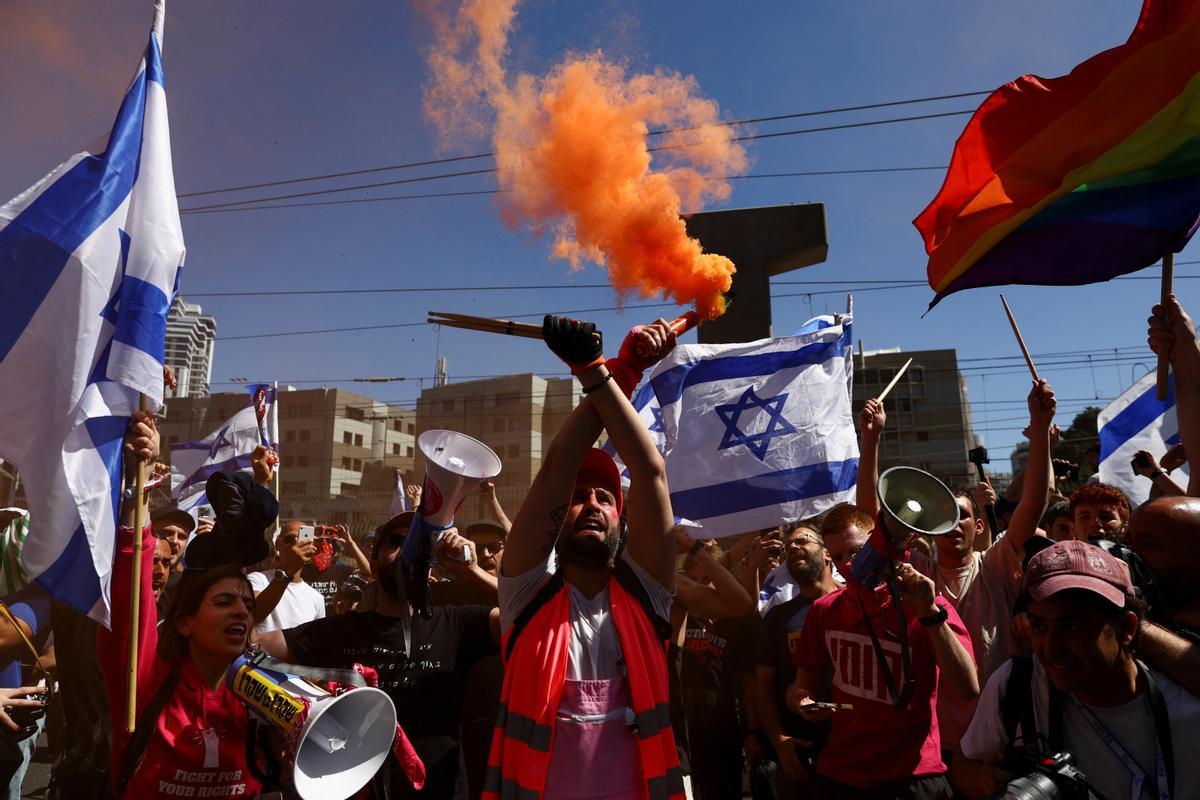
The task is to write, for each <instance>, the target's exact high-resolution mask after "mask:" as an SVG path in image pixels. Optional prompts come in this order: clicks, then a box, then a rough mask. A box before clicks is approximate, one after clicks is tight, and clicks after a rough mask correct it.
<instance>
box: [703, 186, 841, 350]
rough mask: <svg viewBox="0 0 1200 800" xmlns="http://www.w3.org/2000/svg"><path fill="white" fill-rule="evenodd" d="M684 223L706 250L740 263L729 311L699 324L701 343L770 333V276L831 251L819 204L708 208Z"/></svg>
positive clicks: (746, 339) (805, 264)
mask: <svg viewBox="0 0 1200 800" xmlns="http://www.w3.org/2000/svg"><path fill="white" fill-rule="evenodd" d="M684 221H685V223H686V224H687V232H688V235H689V236H692V237H695V238H696V239H699V240H700V244H701V245H702V246H703V247H704V251H705V252H706V253H720V254H721V255H723V256H726V257H728V258H729V259H730V260H732V261H733V263H734V266H736V267H737V272H735V273H734V275H733V286H732V287H731V288H730V290H729V292H728V293H727V294H726V299H727V300H728V301H729V309H728V310H727V311H726V312H725V314H724V315H723V316H721V317H720V318H718V319H715V320H712V321H711V322H706V323H704V324H703V325H701V326H700V330H699V331H698V332H697V336H698V337H699V339H700V342H701V343H702V344H726V343H731V342H753V341H755V340H757V339H765V338H767V337H768V336H770V335H771V276H772V275H779V274H781V273H784V272H790V271H791V270H794V269H800V268H801V267H808V266H811V265H813V264H819V263H820V262H822V261H824V260H825V257H826V255H828V253H829V236H828V233H827V232H826V229H825V206H824V205H823V204H821V203H804V204H800V205H787V206H763V207H761V208H730V209H725V210H722V211H705V212H702V213H699V214H690V215H688V216H687V217H685V218H684Z"/></svg>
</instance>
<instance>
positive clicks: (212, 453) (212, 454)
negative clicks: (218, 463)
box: [208, 425, 233, 461]
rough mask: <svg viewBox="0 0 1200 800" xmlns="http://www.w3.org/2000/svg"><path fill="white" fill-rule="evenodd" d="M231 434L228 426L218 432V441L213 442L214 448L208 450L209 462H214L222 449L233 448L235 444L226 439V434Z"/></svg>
mask: <svg viewBox="0 0 1200 800" xmlns="http://www.w3.org/2000/svg"><path fill="white" fill-rule="evenodd" d="M228 432H229V426H228V425H226V426H225V427H224V428H221V430H220V431H218V432H217V440H216V441H215V442H213V444H212V447H210V448H208V460H209V461H212V460H214V459H215V458H216V457H217V453H218V452H220V450H221V448H222V447H233V442H231V441H229V439H227V438H225V434H226V433H228Z"/></svg>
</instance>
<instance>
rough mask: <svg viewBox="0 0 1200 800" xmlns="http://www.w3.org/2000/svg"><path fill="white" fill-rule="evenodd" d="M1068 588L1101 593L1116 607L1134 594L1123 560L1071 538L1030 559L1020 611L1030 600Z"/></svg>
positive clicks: (1048, 595) (1092, 545)
mask: <svg viewBox="0 0 1200 800" xmlns="http://www.w3.org/2000/svg"><path fill="white" fill-rule="evenodd" d="M1065 589H1083V590H1084V591H1088V592H1092V593H1093V594H1098V595H1100V596H1101V597H1103V598H1104V599H1105V600H1107V601H1108V602H1110V603H1112V604H1113V605H1114V606H1116V607H1117V608H1124V607H1125V595H1127V594H1133V585H1132V584H1131V583H1130V581H1129V570H1128V569H1127V568H1126V567H1125V564H1123V563H1122V562H1121V561H1120V559H1117V558H1115V557H1114V556H1111V555H1109V554H1108V553H1107V552H1106V551H1105V550H1104V548H1102V547H1097V546H1096V545H1094V544H1088V543H1087V542H1079V541H1075V540H1068V541H1065V542H1057V543H1055V544H1053V545H1051V546H1050V547H1047V548H1046V549H1044V550H1042V551H1041V552H1040V553H1038V554H1037V555H1035V556H1034V557H1033V558H1031V559H1029V566H1028V567H1027V568H1026V569H1025V585H1024V588H1023V590H1022V592H1021V595H1022V597H1021V601H1018V610H1019V609H1020V608H1022V607H1024V605H1025V603H1027V602H1028V601H1030V600H1034V601H1040V600H1045V599H1046V598H1048V597H1051V596H1052V595H1055V594H1058V593H1059V592H1061V591H1063V590H1065ZM1022 601H1024V602H1022Z"/></svg>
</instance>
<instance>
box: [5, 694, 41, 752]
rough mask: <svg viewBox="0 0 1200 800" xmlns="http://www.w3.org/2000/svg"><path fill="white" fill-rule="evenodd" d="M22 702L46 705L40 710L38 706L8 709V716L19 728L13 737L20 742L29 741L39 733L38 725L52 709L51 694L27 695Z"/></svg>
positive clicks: (13, 733) (13, 732)
mask: <svg viewBox="0 0 1200 800" xmlns="http://www.w3.org/2000/svg"><path fill="white" fill-rule="evenodd" d="M20 699H22V700H41V701H43V703H44V705H42V706H41V707H40V708H39V707H37V706H14V707H12V708H10V709H8V716H9V717H10V718H11V719H12V721H13V722H15V723H16V724H17V726H18V728H17V730H16V731H12V736H13V738H15V739H16V740H17V741H18V742H20V741H24V740H25V739H28V738H29V737H30V736H32V735H33V734H35V733H37V723H38V720H40V719H41V718H42V717H44V716H46V710H47V709H49V708H50V693H49V692H46V693H45V694H27V695H24V696H22V697H21V698H20Z"/></svg>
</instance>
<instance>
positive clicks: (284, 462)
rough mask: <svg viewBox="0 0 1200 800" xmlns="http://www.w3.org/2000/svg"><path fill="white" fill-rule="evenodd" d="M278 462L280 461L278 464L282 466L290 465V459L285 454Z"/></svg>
mask: <svg viewBox="0 0 1200 800" xmlns="http://www.w3.org/2000/svg"><path fill="white" fill-rule="evenodd" d="M279 463H280V464H281V465H282V466H283V467H284V468H287V467H290V466H291V465H292V459H290V458H288V457H287V456H284V457H283V458H281V459H279Z"/></svg>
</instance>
